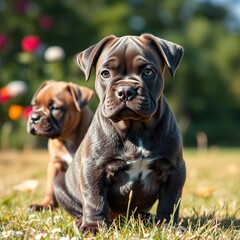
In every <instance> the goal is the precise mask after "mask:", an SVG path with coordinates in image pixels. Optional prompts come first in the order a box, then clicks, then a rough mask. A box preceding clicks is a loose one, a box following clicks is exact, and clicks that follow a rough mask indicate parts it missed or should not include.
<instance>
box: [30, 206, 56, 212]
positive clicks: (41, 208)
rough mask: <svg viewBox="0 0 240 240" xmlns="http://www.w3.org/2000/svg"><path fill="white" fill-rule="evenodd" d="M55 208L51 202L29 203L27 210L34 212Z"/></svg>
mask: <svg viewBox="0 0 240 240" xmlns="http://www.w3.org/2000/svg"><path fill="white" fill-rule="evenodd" d="M54 208H56V207H55V206H54V205H53V204H48V205H42V204H31V205H30V206H29V207H28V211H29V212H35V211H38V212H40V211H43V210H47V209H54Z"/></svg>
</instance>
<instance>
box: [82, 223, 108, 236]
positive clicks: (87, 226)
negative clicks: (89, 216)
mask: <svg viewBox="0 0 240 240" xmlns="http://www.w3.org/2000/svg"><path fill="white" fill-rule="evenodd" d="M107 227H108V224H107V223H106V222H105V221H104V220H101V221H92V222H90V223H82V225H81V226H80V227H79V228H80V230H82V232H83V234H84V235H86V234H88V233H92V234H94V235H96V233H97V232H98V230H99V228H107Z"/></svg>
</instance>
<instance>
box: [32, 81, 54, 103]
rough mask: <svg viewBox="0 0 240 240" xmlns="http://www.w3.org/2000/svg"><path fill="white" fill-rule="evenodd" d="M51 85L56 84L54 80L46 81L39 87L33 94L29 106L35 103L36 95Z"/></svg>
mask: <svg viewBox="0 0 240 240" xmlns="http://www.w3.org/2000/svg"><path fill="white" fill-rule="evenodd" d="M53 83H56V81H54V80H48V81H45V82H44V83H43V84H42V85H40V87H39V88H38V89H37V91H36V92H35V93H34V95H33V97H32V101H31V104H32V105H33V104H34V102H35V98H36V96H37V95H38V93H39V92H40V91H41V90H42V89H43V88H45V87H47V86H49V85H50V84H53Z"/></svg>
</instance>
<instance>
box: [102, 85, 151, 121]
mask: <svg viewBox="0 0 240 240" xmlns="http://www.w3.org/2000/svg"><path fill="white" fill-rule="evenodd" d="M102 111H103V115H104V116H105V117H107V118H111V119H113V120H127V119H129V120H139V121H146V120H148V119H150V118H151V116H152V115H153V114H154V113H155V111H156V104H155V102H154V100H153V99H151V97H150V95H149V94H148V91H147V90H146V89H144V87H142V86H138V85H136V86H135V85H120V86H112V87H111V88H109V90H108V91H106V98H105V101H104V103H103V109H102Z"/></svg>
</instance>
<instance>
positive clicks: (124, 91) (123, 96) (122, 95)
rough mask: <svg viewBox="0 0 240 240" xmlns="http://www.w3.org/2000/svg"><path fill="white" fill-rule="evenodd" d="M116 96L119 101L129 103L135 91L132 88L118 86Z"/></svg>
mask: <svg viewBox="0 0 240 240" xmlns="http://www.w3.org/2000/svg"><path fill="white" fill-rule="evenodd" d="M116 95H117V97H118V98H119V99H120V100H121V101H131V100H132V99H133V98H134V97H135V96H136V95H137V91H136V89H135V88H134V87H133V86H120V87H118V88H117V89H116Z"/></svg>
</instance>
